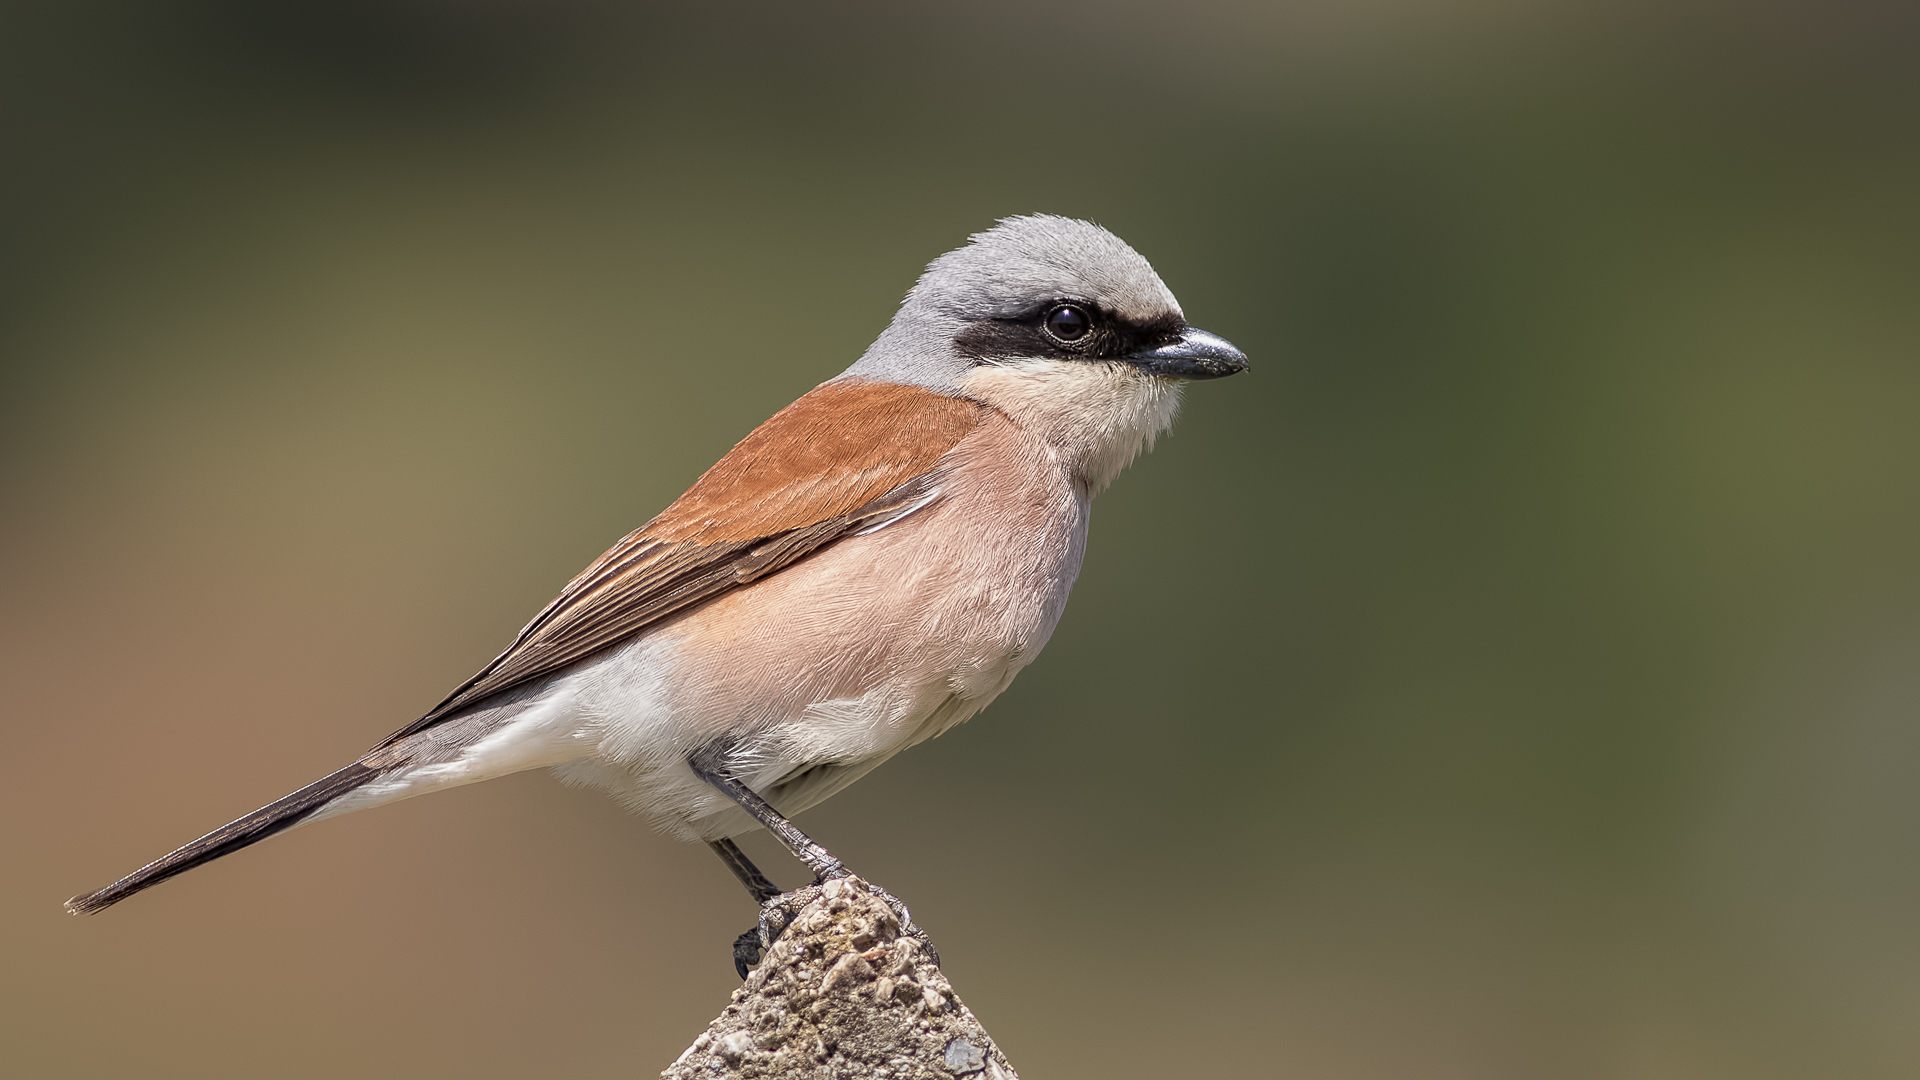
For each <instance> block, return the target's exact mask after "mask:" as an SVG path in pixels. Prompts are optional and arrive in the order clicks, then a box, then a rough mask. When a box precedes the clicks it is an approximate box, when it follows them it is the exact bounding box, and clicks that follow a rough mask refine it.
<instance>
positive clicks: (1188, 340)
mask: <svg viewBox="0 0 1920 1080" xmlns="http://www.w3.org/2000/svg"><path fill="white" fill-rule="evenodd" d="M1127 362H1128V363H1131V364H1134V365H1136V366H1137V367H1139V368H1141V369H1142V370H1144V371H1146V372H1148V373H1149V374H1153V375H1165V376H1167V377H1168V378H1173V379H1221V378H1225V377H1226V376H1228V375H1238V374H1239V373H1240V372H1242V371H1245V370H1247V354H1246V353H1243V352H1241V351H1240V350H1239V349H1236V348H1234V347H1233V343H1232V342H1230V341H1228V340H1227V339H1226V338H1223V337H1221V336H1220V335H1218V334H1209V333H1207V332H1206V331H1205V330H1196V329H1194V328H1193V327H1191V326H1189V327H1187V328H1186V329H1184V330H1182V331H1180V336H1179V338H1177V339H1176V340H1173V341H1170V342H1168V343H1166V344H1165V345H1161V346H1158V347H1157V348H1152V349H1143V350H1141V351H1139V352H1135V353H1129V354H1128V355H1127Z"/></svg>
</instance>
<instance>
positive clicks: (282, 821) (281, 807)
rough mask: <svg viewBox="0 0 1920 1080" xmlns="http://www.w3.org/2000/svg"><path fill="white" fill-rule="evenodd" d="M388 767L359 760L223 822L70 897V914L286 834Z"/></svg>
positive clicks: (95, 907) (98, 906)
mask: <svg viewBox="0 0 1920 1080" xmlns="http://www.w3.org/2000/svg"><path fill="white" fill-rule="evenodd" d="M384 771H385V770H383V769H378V768H374V767H372V766H369V765H365V764H362V763H360V762H355V763H354V764H352V765H349V766H347V767H346V768H344V769H341V770H340V771H339V772H337V773H334V774H333V775H331V776H327V777H324V778H322V779H319V780H315V781H314V782H313V783H311V784H308V785H307V786H306V787H303V788H301V789H300V790H299V791H296V792H294V793H293V794H291V795H289V796H287V797H286V798H284V799H281V800H279V801H277V802H274V803H271V804H269V805H267V806H263V807H261V808H260V809H258V810H255V811H254V812H253V813H251V814H248V815H247V816H246V817H243V818H241V819H240V820H238V821H234V822H230V823H228V824H226V825H222V826H220V827H219V828H217V829H215V830H213V831H212V832H210V833H208V834H207V835H205V836H203V837H201V838H200V839H198V840H195V841H194V842H193V843H191V844H188V845H187V846H186V847H183V848H181V849H180V850H178V851H176V852H173V853H172V854H170V855H163V856H161V857H160V858H158V859H155V860H154V861H153V862H150V863H148V864H147V865H145V866H143V867H141V868H140V869H138V870H135V871H134V872H133V873H131V874H128V875H127V876H126V877H123V878H121V879H120V880H119V881H116V882H114V883H113V884H111V885H109V886H107V887H106V888H104V889H101V890H100V891H99V892H90V893H87V894H86V895H85V896H76V897H74V898H73V899H71V900H69V901H67V912H68V913H69V914H72V915H91V914H93V913H94V912H96V911H104V910H106V909H107V908H109V907H112V906H113V905H115V904H117V903H119V902H120V901H122V900H125V899H126V898H127V897H129V896H132V895H133V894H134V893H137V892H139V891H140V890H142V889H145V888H149V887H151V886H154V885H158V884H160V883H161V882H163V881H165V880H167V879H168V878H170V877H172V876H173V875H175V874H180V873H185V872H186V871H188V870H191V869H193V868H194V867H196V866H199V865H200V864H201V863H205V862H212V861H213V860H215V859H217V858H219V857H220V856H222V855H228V854H231V853H233V852H236V851H239V850H240V849H241V848H243V847H246V846H247V845H249V844H257V843H259V842H260V841H262V840H265V839H266V838H267V837H269V836H272V835H273V834H275V833H278V832H285V831H286V830H288V829H291V828H293V827H294V826H295V825H298V824H300V823H301V822H302V821H305V820H306V819H307V818H309V817H312V816H313V815H314V814H316V813H318V812H319V811H320V810H321V809H322V808H323V807H325V806H326V805H327V804H328V803H330V802H332V801H333V800H335V799H337V798H339V797H340V796H342V795H345V794H346V793H347V792H349V791H352V790H353V789H354V788H357V787H359V786H361V785H362V784H365V783H367V782H369V781H371V780H374V779H376V778H378V777H379V776H380V774H381V773H382V772H384Z"/></svg>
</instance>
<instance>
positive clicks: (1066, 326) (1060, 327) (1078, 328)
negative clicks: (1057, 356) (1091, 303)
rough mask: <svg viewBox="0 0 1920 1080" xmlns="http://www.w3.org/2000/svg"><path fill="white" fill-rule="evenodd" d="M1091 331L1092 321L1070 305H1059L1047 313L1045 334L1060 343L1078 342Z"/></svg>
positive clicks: (1080, 310)
mask: <svg viewBox="0 0 1920 1080" xmlns="http://www.w3.org/2000/svg"><path fill="white" fill-rule="evenodd" d="M1091 329H1093V320H1092V319H1090V318H1088V317H1087V313H1086V312H1085V311H1084V310H1082V309H1080V308H1077V307H1075V306H1073V305H1072V304H1061V305H1060V306H1059V307H1057V308H1054V309H1053V310H1052V311H1049V312H1047V333H1049V334H1052V335H1053V336H1054V337H1056V338H1058V339H1060V340H1061V341H1079V340H1080V339H1081V338H1083V337H1086V336H1087V331H1089V330H1091Z"/></svg>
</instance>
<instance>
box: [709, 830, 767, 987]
mask: <svg viewBox="0 0 1920 1080" xmlns="http://www.w3.org/2000/svg"><path fill="white" fill-rule="evenodd" d="M707 846H708V847H711V848H712V849H713V853H714V854H715V855H718V856H720V861H721V862H723V863H726V864H727V869H729V870H731V871H733V876H734V877H737V878H739V879H740V884H742V885H745V886H746V887H747V892H748V893H750V894H751V895H752V896H753V902H754V903H756V904H759V905H761V906H763V907H764V906H765V905H766V903H767V901H769V900H772V899H773V898H775V897H777V896H779V895H780V889H779V887H778V886H776V885H775V884H774V883H773V882H771V881H768V880H767V875H765V874H763V873H761V872H760V868H759V867H757V866H755V865H753V860H752V859H749V858H747V853H746V852H744V851H741V850H740V845H739V844H736V843H734V842H733V841H732V840H727V839H721V840H713V841H710V842H709V843H708V845H707ZM763 948H764V947H763V946H762V945H761V944H760V927H759V926H755V927H754V928H753V929H751V930H748V931H747V932H746V933H744V934H741V935H740V936H739V937H737V938H734V939H733V970H735V971H737V972H739V973H740V977H741V978H742V979H745V978H746V977H747V972H748V970H750V969H751V968H752V967H753V965H755V964H757V963H759V962H760V955H761V952H762V950H763Z"/></svg>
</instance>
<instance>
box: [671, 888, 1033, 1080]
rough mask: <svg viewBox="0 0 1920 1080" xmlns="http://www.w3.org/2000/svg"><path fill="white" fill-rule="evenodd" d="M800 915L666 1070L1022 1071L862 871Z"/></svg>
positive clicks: (811, 892)
mask: <svg viewBox="0 0 1920 1080" xmlns="http://www.w3.org/2000/svg"><path fill="white" fill-rule="evenodd" d="M792 900H793V902H794V903H795V904H796V905H797V906H798V911H797V913H796V914H795V916H794V919H793V922H792V924H791V925H789V926H788V927H787V929H786V932H785V933H783V934H781V935H780V940H778V941H776V942H774V945H773V948H772V949H771V950H769V951H768V953H767V956H766V958H765V959H764V960H763V961H761V963H760V966H758V967H756V968H754V969H753V972H752V974H751V975H749V976H748V977H747V981H746V982H745V983H744V984H742V985H741V987H740V989H738V990H736V991H734V992H733V1000H732V1001H731V1002H730V1003H729V1004H728V1005H727V1007H726V1010H725V1011H723V1012H722V1013H721V1014H720V1015H719V1016H718V1017H717V1018H715V1019H714V1021H713V1023H712V1024H711V1025H709V1026H708V1027H707V1030H706V1033H705V1034H703V1035H701V1036H700V1037H699V1038H698V1039H695V1040H694V1041H693V1045H692V1046H689V1047H687V1049H686V1052H684V1053H682V1054H681V1055H680V1059H679V1060H678V1061H675V1062H674V1063H673V1064H672V1065H671V1066H669V1067H668V1068H667V1070H666V1071H665V1072H663V1073H661V1074H660V1075H661V1077H662V1080H694V1078H696V1077H698V1078H703V1080H713V1078H717V1077H727V1078H734V1077H738V1078H741V1080H753V1078H772V1077H779V1078H783V1080H785V1078H794V1080H799V1078H806V1080H840V1078H842V1077H846V1078H853V1077H859V1078H861V1080H876V1078H884V1080H1018V1077H1017V1075H1016V1074H1015V1073H1014V1071H1013V1066H1011V1065H1009V1064H1008V1063H1007V1059H1006V1055H1004V1054H1002V1053H1001V1052H1000V1048H999V1047H997V1046H995V1045H994V1044H993V1040H992V1039H990V1038H988V1037H987V1033H986V1030H985V1029H983V1028H982V1027H981V1026H980V1021H978V1020H976V1019H974V1016H973V1013H972V1012H970V1011H968V1009H967V1007H966V1006H965V1005H964V1004H962V1003H961V1001H960V998H959V996H958V995H956V994H955V993H954V992H953V986H952V984H950V983H948V982H947V978H946V976H945V975H942V974H941V973H940V969H939V968H938V967H936V966H935V965H934V963H933V959H932V958H931V957H930V956H928V955H927V951H926V950H925V949H924V948H922V947H921V946H920V943H919V942H917V941H915V940H914V939H913V938H911V937H902V936H901V934H900V920H899V919H898V918H896V917H895V916H894V914H893V912H892V911H891V910H889V909H888V908H887V906H886V904H884V903H882V902H881V901H880V900H879V899H878V898H877V897H875V896H874V895H873V894H872V893H871V892H869V891H868V890H867V888H866V887H865V885H864V883H862V882H861V881H860V880H859V879H858V878H841V879H839V880H836V881H829V882H827V883H826V884H825V885H818V886H812V887H810V888H806V889H802V890H800V891H799V892H798V893H796V894H794V895H793V897H792Z"/></svg>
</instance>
